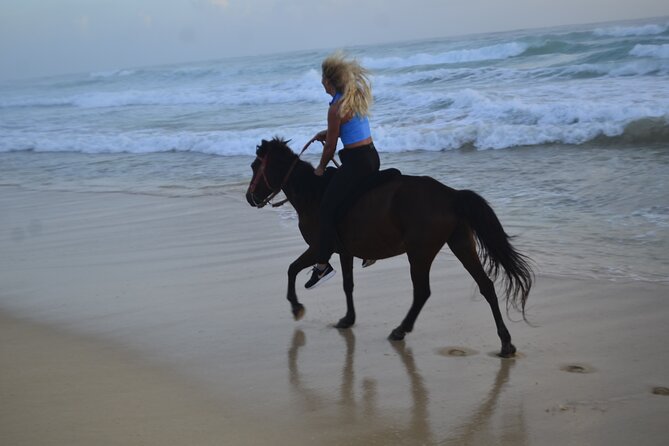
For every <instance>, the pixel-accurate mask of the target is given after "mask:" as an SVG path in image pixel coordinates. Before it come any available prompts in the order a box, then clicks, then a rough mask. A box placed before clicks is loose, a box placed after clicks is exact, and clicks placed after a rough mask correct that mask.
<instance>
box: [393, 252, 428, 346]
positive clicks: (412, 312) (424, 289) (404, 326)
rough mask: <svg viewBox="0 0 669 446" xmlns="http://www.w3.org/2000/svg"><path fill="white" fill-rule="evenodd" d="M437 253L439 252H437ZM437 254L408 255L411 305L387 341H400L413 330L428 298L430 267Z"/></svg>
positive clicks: (420, 253) (418, 253) (419, 253)
mask: <svg viewBox="0 0 669 446" xmlns="http://www.w3.org/2000/svg"><path fill="white" fill-rule="evenodd" d="M437 252H439V251H438V250H437ZM437 252H434V253H432V252H428V251H425V252H417V253H411V252H409V253H408V257H409V264H410V265H411V282H412V283H413V303H412V304H411V308H409V312H408V313H407V315H406V317H405V318H404V320H403V321H402V323H401V324H400V325H399V326H398V327H397V328H395V329H394V330H393V331H392V332H390V335H389V336H388V339H389V340H391V341H401V340H402V339H404V336H405V335H406V334H407V333H410V332H411V331H412V330H413V326H414V324H415V323H416V318H417V317H418V315H419V314H420V311H421V310H422V309H423V306H424V305H425V302H427V299H428V298H429V297H430V267H431V266H432V261H433V260H434V258H435V256H436V255H437Z"/></svg>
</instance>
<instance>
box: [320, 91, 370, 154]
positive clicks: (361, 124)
mask: <svg viewBox="0 0 669 446" xmlns="http://www.w3.org/2000/svg"><path fill="white" fill-rule="evenodd" d="M341 97H342V94H341V93H337V94H335V95H334V96H333V97H332V102H330V105H332V104H334V103H335V102H337V101H338V100H340V99H341ZM371 136H372V131H371V129H370V128H369V119H368V118H367V116H360V115H354V116H353V117H352V118H351V119H349V120H348V121H346V122H345V123H343V124H342V125H341V126H340V127H339V138H340V139H341V142H342V143H343V144H344V146H348V145H351V144H355V143H356V142H360V141H362V140H365V139H367V138H371Z"/></svg>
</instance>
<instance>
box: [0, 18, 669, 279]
mask: <svg viewBox="0 0 669 446" xmlns="http://www.w3.org/2000/svg"><path fill="white" fill-rule="evenodd" d="M346 50H347V52H348V53H349V54H350V55H352V56H355V57H357V58H358V59H359V60H360V61H361V62H362V64H363V65H365V66H366V67H367V68H369V69H370V70H371V71H372V73H373V76H372V82H373V89H374V98H375V104H374V107H373V110H372V113H373V114H372V116H371V122H372V127H373V128H372V131H373V136H374V139H375V142H376V145H377V147H378V149H379V150H380V152H381V158H382V163H383V164H384V165H386V166H395V167H398V168H400V169H401V170H403V171H404V172H406V173H410V174H418V175H422V174H426V175H431V176H434V177H435V178H437V179H439V180H441V181H443V182H445V183H447V184H449V185H451V186H453V187H456V188H468V189H473V190H476V191H478V192H479V193H481V194H482V195H483V196H484V197H485V198H487V199H488V200H489V201H490V202H491V203H492V205H493V207H494V208H495V209H496V211H497V212H498V214H499V215H500V218H501V219H502V222H503V223H504V224H505V226H506V227H507V230H508V232H510V233H512V234H515V235H517V236H518V237H517V239H516V243H517V244H518V245H519V247H521V248H522V249H523V250H524V251H525V252H527V254H529V255H530V256H531V257H533V258H534V259H535V261H536V262H537V264H538V266H539V269H540V271H542V272H547V273H556V274H570V275H578V276H588V277H599V278H604V279H607V280H647V281H659V282H668V283H669V249H668V248H669V241H668V240H669V184H668V182H667V180H668V179H669V18H660V19H654V20H645V21H635V22H624V23H606V24H596V25H589V26H577V27H561V28H552V29H539V30H527V31H517V32H509V33H495V34H481V35H474V36H463V37H455V38H435V39H431V40H423V41H413V42H399V43H393V44H386V45H374V46H360V47H355V48H347V49H346ZM330 52H331V50H322V51H316V50H314V51H302V52H293V53H285V54H277V55H270V56H258V57H247V58H234V59H221V60H213V61H208V62H200V63H188V64H180V65H170V66H158V67H148V68H120V69H118V70H116V71H109V72H92V73H80V74H73V75H68V76H58V77H48V78H40V79H26V80H15V81H8V82H4V83H2V84H0V187H2V186H4V187H23V188H30V189H37V190H40V189H58V190H73V191H78V192H105V191H113V192H123V193H148V194H158V195H168V196H180V197H189V196H194V195H203V194H208V195H216V194H233V195H235V194H238V195H240V196H241V193H242V192H243V190H244V184H245V183H246V182H248V180H249V173H250V169H249V167H248V166H249V164H250V162H251V160H252V158H253V156H254V152H255V147H256V145H257V144H258V143H259V142H260V140H261V139H263V138H265V139H267V138H270V137H272V136H275V135H278V136H282V137H285V138H287V139H291V140H292V143H291V144H292V146H293V148H294V149H296V150H297V149H299V148H300V147H301V146H302V145H303V144H304V142H306V141H307V140H308V139H309V138H310V137H311V136H312V135H313V134H314V133H316V132H317V131H318V130H321V129H323V128H324V127H325V114H326V108H327V103H328V102H329V100H330V98H329V96H327V95H326V93H325V92H324V91H323V88H322V87H321V85H320V62H321V60H322V59H323V58H324V57H325V56H326V55H327V54H329V53H330ZM313 150H314V152H315V153H308V154H307V155H306V159H307V160H315V159H316V156H317V148H314V149H313ZM281 212H282V214H281V215H282V216H284V217H286V218H288V219H289V220H290V219H291V218H294V215H291V213H290V211H281Z"/></svg>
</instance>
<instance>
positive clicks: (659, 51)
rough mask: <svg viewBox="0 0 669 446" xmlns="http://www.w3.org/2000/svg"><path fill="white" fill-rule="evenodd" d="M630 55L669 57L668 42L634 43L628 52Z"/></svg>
mask: <svg viewBox="0 0 669 446" xmlns="http://www.w3.org/2000/svg"><path fill="white" fill-rule="evenodd" d="M629 54H630V56H637V57H654V58H657V59H669V44H662V45H642V44H637V45H634V48H632V50H631V51H630V52H629Z"/></svg>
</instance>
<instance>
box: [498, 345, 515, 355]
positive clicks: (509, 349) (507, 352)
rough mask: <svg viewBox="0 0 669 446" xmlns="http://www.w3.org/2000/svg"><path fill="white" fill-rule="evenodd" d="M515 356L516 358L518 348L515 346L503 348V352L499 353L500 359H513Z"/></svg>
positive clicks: (504, 346)
mask: <svg viewBox="0 0 669 446" xmlns="http://www.w3.org/2000/svg"><path fill="white" fill-rule="evenodd" d="M514 356H516V347H515V346H514V345H513V344H511V343H509V344H508V345H503V346H502V351H500V352H499V357H500V358H513V357H514Z"/></svg>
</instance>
